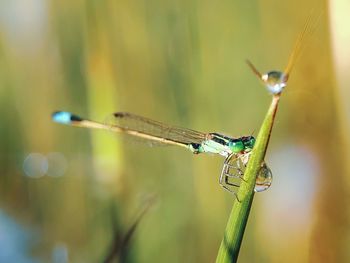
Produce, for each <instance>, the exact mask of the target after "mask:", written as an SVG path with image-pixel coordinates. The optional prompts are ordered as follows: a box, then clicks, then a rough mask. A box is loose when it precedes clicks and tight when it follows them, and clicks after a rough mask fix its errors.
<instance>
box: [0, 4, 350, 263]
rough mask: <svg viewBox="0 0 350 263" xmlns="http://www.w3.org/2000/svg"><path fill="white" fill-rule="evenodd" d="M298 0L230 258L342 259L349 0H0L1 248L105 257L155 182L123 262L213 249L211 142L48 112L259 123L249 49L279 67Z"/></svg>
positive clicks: (219, 214) (19, 256) (224, 199)
mask: <svg viewBox="0 0 350 263" xmlns="http://www.w3.org/2000/svg"><path fill="white" fill-rule="evenodd" d="M311 10H314V11H313V12H314V13H316V14H318V13H319V14H321V16H320V19H319V21H318V23H317V26H316V27H315V29H314V31H313V32H312V35H311V36H310V37H308V39H307V42H306V43H305V46H304V49H303V52H302V54H301V56H300V59H299V60H298V62H297V64H296V65H295V67H294V70H293V72H292V74H291V77H290V81H289V85H288V87H287V88H286V91H285V92H284V94H283V97H282V100H281V104H280V109H279V112H278V114H277V119H276V123H275V126H274V130H273V133H272V138H271V141H270V147H269V149H268V152H267V157H266V161H267V163H268V164H269V167H270V168H271V169H272V172H273V175H274V182H273V184H272V187H271V188H270V189H269V190H268V191H266V192H263V193H259V194H256V195H255V200H254V204H253V207H252V212H251V215H250V218H249V222H248V225H247V229H246V233H245V237H244V240H243V243H242V248H241V252H240V257H239V261H240V262H349V261H350V233H349V207H348V204H349V194H350V190H349V189H350V180H349V178H350V177H349V176H350V172H349V171H350V169H349V165H350V164H349V157H350V154H349V146H350V145H349V140H348V134H349V120H350V106H349V98H350V90H349V84H350V75H349V73H348V70H349V63H350V62H349V61H350V51H349V46H350V18H349V12H350V4H349V1H348V0H334V1H332V0H330V1H328V2H327V1H308V2H305V1H301V0H297V1H276V0H266V1H228V0H224V1H195V0H190V1H154V0H152V1H140V0H129V1H121V0H116V1H105V0H100V1H96V0H95V1H94V0H88V1H83V0H77V1H67V0H61V1H45V0H27V1H25V0H2V1H0V118H1V122H0V262H54V263H64V262H107V261H104V260H105V259H106V257H107V255H108V254H109V253H110V251H111V249H112V246H113V240H114V239H116V238H117V239H118V238H120V237H121V236H123V233H125V232H127V231H128V229H129V228H130V227H131V225H132V223H133V222H134V220H135V218H136V217H137V214H138V213H139V211H140V210H141V209H142V207H143V206H144V205H145V203H147V200H148V199H149V197H150V196H152V195H155V196H157V197H156V198H157V201H156V203H155V205H153V207H152V208H151V209H150V210H149V211H148V213H147V214H146V215H145V216H144V217H143V219H142V220H141V222H140V223H139V224H138V226H137V229H136V231H135V233H134V234H133V236H132V239H131V241H130V244H129V246H128V247H127V249H126V254H127V255H126V257H125V259H124V262H169V263H172V262H213V261H214V260H215V258H216V254H217V251H218V248H219V245H220V242H221V238H222V236H223V231H224V229H225V225H226V221H227V218H228V215H229V213H230V209H231V206H232V203H233V202H234V198H233V196H231V195H230V194H229V193H227V192H225V191H224V190H223V189H222V188H221V187H220V186H219V184H218V176H219V174H220V170H221V166H222V163H223V159H222V158H221V157H218V156H210V155H198V156H195V155H193V154H191V153H190V152H186V151H185V150H184V149H178V148H176V147H148V146H147V145H145V144H142V143H138V142H134V141H132V140H128V139H126V140H124V139H123V138H122V136H120V135H118V134H112V133H111V132H108V131H96V130H87V129H79V128H72V127H68V126H62V125H58V124H56V123H53V122H52V121H51V113H52V112H53V111H55V110H67V111H72V112H75V113H77V114H79V115H81V116H84V117H88V118H91V119H95V120H98V121H103V120H104V119H105V118H106V116H108V115H109V114H110V113H112V112H116V111H130V112H133V113H136V114H140V115H143V116H147V117H150V118H152V119H155V120H159V121H163V122H165V123H169V124H174V125H179V126H183V127H188V128H192V129H195V130H199V131H203V132H223V133H226V134H229V135H231V136H242V135H250V134H252V133H254V134H255V135H256V133H257V131H258V129H259V127H260V124H261V122H262V119H263V117H264V115H265V112H266V110H267V107H268V105H269V102H270V96H269V95H268V93H267V92H266V90H265V89H264V88H263V87H262V85H261V83H260V82H259V81H258V80H257V78H256V77H255V76H254V75H253V74H252V72H251V71H250V70H249V68H248V67H247V65H246V64H245V59H247V58H249V59H251V60H252V61H253V63H254V64H255V65H256V66H257V67H258V68H259V69H260V70H261V71H263V72H265V71H269V70H272V69H280V70H283V68H284V67H285V66H286V63H287V60H288V56H289V54H290V52H291V50H292V48H293V45H294V41H295V39H296V38H297V36H298V34H299V32H300V31H301V30H302V28H303V25H304V23H305V21H306V19H307V17H308V16H309V15H310V12H311Z"/></svg>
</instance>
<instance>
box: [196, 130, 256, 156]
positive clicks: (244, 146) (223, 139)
mask: <svg viewBox="0 0 350 263" xmlns="http://www.w3.org/2000/svg"><path fill="white" fill-rule="evenodd" d="M254 143H255V138H254V137H253V136H245V137H240V138H237V139H234V138H230V137H227V136H224V135H221V134H218V133H210V134H209V136H208V139H207V140H205V141H203V142H202V143H201V144H191V145H190V149H191V150H192V152H194V153H202V152H206V153H214V154H220V155H222V156H225V157H227V156H229V155H230V154H232V153H235V154H244V153H247V152H250V151H251V150H252V149H253V146H254Z"/></svg>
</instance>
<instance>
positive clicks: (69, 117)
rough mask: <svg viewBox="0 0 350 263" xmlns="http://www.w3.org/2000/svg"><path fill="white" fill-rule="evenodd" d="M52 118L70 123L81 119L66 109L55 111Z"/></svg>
mask: <svg viewBox="0 0 350 263" xmlns="http://www.w3.org/2000/svg"><path fill="white" fill-rule="evenodd" d="M52 120H53V121H55V122H58V123H61V124H71V123H72V122H73V121H81V120H82V119H81V118H80V117H78V116H76V115H74V114H72V113H70V112H67V111H56V112H54V113H52Z"/></svg>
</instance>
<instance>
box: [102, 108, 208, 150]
mask: <svg viewBox="0 0 350 263" xmlns="http://www.w3.org/2000/svg"><path fill="white" fill-rule="evenodd" d="M105 124H106V126H109V127H110V129H111V130H116V131H117V132H123V133H126V134H129V135H133V136H136V137H139V138H141V139H145V140H148V141H152V142H155V143H156V144H157V143H160V144H177V145H182V146H187V145H189V144H191V143H197V144H200V143H202V142H203V141H204V140H206V138H207V136H208V135H207V134H206V133H202V132H198V131H194V130H190V129H185V128H180V127H175V126H170V125H167V124H164V123H161V122H158V121H154V120H151V119H148V118H145V117H142V116H138V115H135V114H132V113H128V112H117V113H114V114H112V115H110V116H108V118H107V120H106V123H105Z"/></svg>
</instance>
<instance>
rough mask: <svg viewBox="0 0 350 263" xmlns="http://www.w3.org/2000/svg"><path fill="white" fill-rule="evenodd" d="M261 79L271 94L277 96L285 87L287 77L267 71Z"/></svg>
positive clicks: (281, 73) (283, 74)
mask: <svg viewBox="0 0 350 263" xmlns="http://www.w3.org/2000/svg"><path fill="white" fill-rule="evenodd" d="M261 79H262V81H263V82H264V83H265V85H266V88H267V89H268V90H269V91H270V92H271V93H272V94H279V93H281V92H282V90H283V89H284V88H285V87H286V86H287V80H288V75H286V74H285V73H284V72H281V71H269V72H267V73H266V74H264V75H262V76H261Z"/></svg>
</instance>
